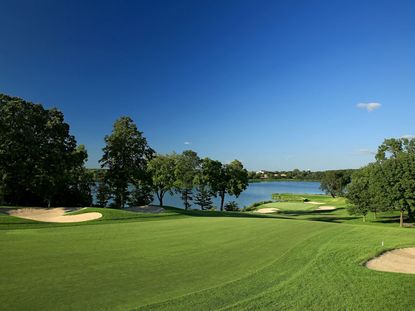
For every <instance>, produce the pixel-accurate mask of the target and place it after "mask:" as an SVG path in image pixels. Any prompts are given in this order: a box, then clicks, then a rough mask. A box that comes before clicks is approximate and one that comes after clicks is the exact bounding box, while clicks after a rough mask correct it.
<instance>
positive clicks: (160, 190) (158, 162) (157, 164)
mask: <svg viewBox="0 0 415 311" xmlns="http://www.w3.org/2000/svg"><path fill="white" fill-rule="evenodd" d="M176 163H177V155H176V154H174V153H173V154H166V155H157V156H156V157H154V158H153V159H151V161H150V162H149V163H148V171H147V172H148V174H149V176H151V185H152V188H153V191H154V192H155V193H156V195H157V198H158V200H159V204H160V206H163V198H164V195H165V194H166V193H168V192H169V193H171V194H172V190H173V188H174V185H175V181H176V176H175V169H176Z"/></svg>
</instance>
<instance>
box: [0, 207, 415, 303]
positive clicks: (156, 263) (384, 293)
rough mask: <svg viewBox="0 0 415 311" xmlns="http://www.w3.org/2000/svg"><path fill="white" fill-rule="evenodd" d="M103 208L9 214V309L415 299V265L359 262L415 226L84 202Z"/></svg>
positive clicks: (2, 222) (5, 280)
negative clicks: (398, 268)
mask: <svg viewBox="0 0 415 311" xmlns="http://www.w3.org/2000/svg"><path fill="white" fill-rule="evenodd" d="M294 203H295V202H294ZM95 210H99V211H100V212H102V213H103V214H104V217H103V218H102V219H99V220H95V221H91V222H88V223H78V224H48V223H37V222H34V221H29V220H23V219H19V218H14V217H11V216H1V217H0V245H1V249H0V258H1V259H2V265H1V267H0V280H1V282H0V293H1V294H0V297H1V301H2V308H3V309H4V310H136V309H138V310H141V309H142V310H195V309H197V310H215V309H235V310H258V309H260V310H276V309H290V310H339V309H343V310H346V309H347V310H410V309H413V308H414V305H415V298H413V295H412V293H413V292H414V290H415V275H406V274H397V273H385V272H377V271H372V270H368V269H366V268H365V267H364V266H362V265H361V263H362V262H364V261H365V260H367V259H368V258H370V257H372V256H375V255H376V254H378V253H379V252H381V251H382V250H385V249H389V248H394V247H399V246H406V245H414V244H415V231H414V230H413V229H410V228H403V229H401V228H397V227H390V226H380V225H379V226H367V225H361V221H359V223H357V222H356V223H355V222H354V220H353V219H352V221H351V222H349V223H348V222H346V223H336V222H335V221H309V220H319V219H318V217H340V216H333V215H332V214H333V213H339V210H337V211H334V212H330V213H329V212H325V213H322V214H318V215H314V213H313V212H312V211H311V212H310V211H303V212H304V213H309V214H300V215H298V216H293V214H291V215H290V214H277V215H271V216H265V215H253V214H249V213H219V212H217V213H210V212H184V211H182V210H177V209H173V208H169V209H168V211H167V212H166V213H162V214H157V215H150V214H140V213H132V212H127V211H118V210H111V209H86V210H83V211H82V212H88V211H95ZM287 212H291V213H293V211H287ZM340 212H344V211H342V210H340ZM204 216H211V217H204ZM228 216H233V217H228ZM293 218H294V219H293ZM301 218H304V219H308V220H304V219H301ZM382 241H384V243H385V245H384V247H382V246H381V242H382Z"/></svg>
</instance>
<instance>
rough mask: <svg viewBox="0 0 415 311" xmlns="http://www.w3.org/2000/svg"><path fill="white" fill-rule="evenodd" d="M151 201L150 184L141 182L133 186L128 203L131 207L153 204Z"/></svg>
mask: <svg viewBox="0 0 415 311" xmlns="http://www.w3.org/2000/svg"><path fill="white" fill-rule="evenodd" d="M153 199H154V197H153V194H152V188H151V184H150V183H149V182H143V183H141V184H140V183H139V184H136V185H134V189H133V190H132V192H131V195H130V197H129V201H128V203H129V205H131V206H144V205H149V204H150V203H151V202H153Z"/></svg>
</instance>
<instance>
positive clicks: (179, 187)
mask: <svg viewBox="0 0 415 311" xmlns="http://www.w3.org/2000/svg"><path fill="white" fill-rule="evenodd" d="M199 169H200V158H199V157H198V155H197V153H196V152H194V151H192V150H186V151H183V153H182V154H180V155H178V156H177V160H176V168H175V182H174V187H175V189H176V191H177V192H179V193H180V195H181V198H182V200H183V204H184V207H185V209H186V210H187V209H188V208H189V207H190V206H191V205H192V204H191V201H192V200H193V197H192V191H193V188H194V186H195V179H196V175H197V173H198V171H199Z"/></svg>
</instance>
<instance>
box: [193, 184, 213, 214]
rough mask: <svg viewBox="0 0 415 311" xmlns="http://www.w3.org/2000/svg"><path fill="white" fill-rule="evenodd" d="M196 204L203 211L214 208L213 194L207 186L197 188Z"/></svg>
mask: <svg viewBox="0 0 415 311" xmlns="http://www.w3.org/2000/svg"><path fill="white" fill-rule="evenodd" d="M195 204H196V205H199V206H200V209H201V210H209V209H211V208H212V207H213V202H212V192H211V190H210V189H209V187H208V186H206V185H200V186H198V187H197V188H196V196H195Z"/></svg>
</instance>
